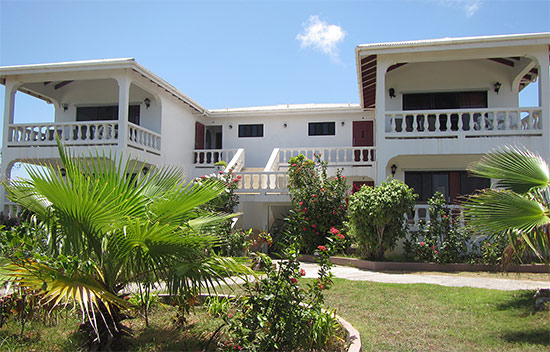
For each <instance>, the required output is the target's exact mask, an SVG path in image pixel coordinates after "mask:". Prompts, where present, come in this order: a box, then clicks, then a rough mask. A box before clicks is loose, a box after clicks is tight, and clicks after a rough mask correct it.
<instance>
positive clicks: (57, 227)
mask: <svg viewBox="0 0 550 352" xmlns="http://www.w3.org/2000/svg"><path fill="white" fill-rule="evenodd" d="M58 143H59V142H58ZM58 149H59V154H60V161H61V163H62V166H63V168H64V169H65V170H66V172H65V175H64V176H62V175H61V172H60V167H54V166H51V165H44V167H42V168H37V169H28V170H27V171H28V173H29V176H30V180H16V181H11V182H9V183H6V184H5V185H4V186H5V188H6V190H7V193H8V195H9V198H10V199H11V200H12V201H13V202H15V203H17V204H20V205H21V206H23V207H24V208H26V209H28V210H29V211H30V212H31V213H33V214H34V216H35V218H36V219H37V223H38V224H39V225H40V227H41V228H43V229H44V232H43V233H44V236H39V235H38V234H37V235H36V237H34V238H30V239H29V238H25V239H24V240H25V241H26V240H29V241H31V242H29V245H30V246H31V247H35V248H44V253H36V252H37V251H32V250H31V251H28V250H26V249H25V248H24V247H23V248H22V249H21V250H17V251H14V252H13V253H8V254H7V255H6V253H5V257H6V258H7V259H8V260H9V261H10V264H9V265H8V267H7V268H4V271H3V272H4V273H6V272H8V273H9V275H10V277H11V278H12V279H13V280H15V282H17V283H18V284H20V285H21V286H23V287H27V288H29V289H31V290H39V291H40V292H41V293H42V294H43V295H44V299H45V300H47V301H48V302H52V303H53V304H54V305H63V304H67V303H74V304H75V305H76V306H77V307H79V308H80V309H81V311H82V316H83V317H86V319H84V322H83V324H82V326H81V328H82V331H83V332H84V333H87V334H89V336H90V340H89V342H90V346H91V347H93V348H97V349H102V350H104V349H111V348H113V347H112V346H113V344H116V342H118V341H119V340H120V338H121V337H122V336H124V335H126V334H127V333H128V331H127V329H126V328H125V327H124V326H123V325H122V321H123V320H124V319H126V318H127V315H126V314H125V313H124V312H125V311H126V309H127V308H129V307H130V303H129V302H128V301H127V300H126V299H125V297H126V296H127V294H128V292H129V289H130V287H131V285H152V284H155V283H158V282H161V281H162V282H164V283H165V284H166V286H167V289H168V291H169V293H172V294H175V295H181V296H183V297H188V296H186V295H189V294H190V293H192V294H196V292H197V291H198V290H200V289H201V288H204V287H205V286H207V285H208V286H211V285H212V284H213V283H214V282H215V281H217V280H219V279H222V278H223V277H225V276H227V275H231V274H234V273H236V272H243V271H244V272H249V271H245V269H244V267H243V266H242V265H239V264H238V263H237V262H235V261H234V260H232V259H230V258H222V257H218V256H215V255H213V254H212V251H211V250H210V249H211V248H212V247H213V246H216V245H218V244H219V239H218V237H216V236H214V235H210V234H208V233H207V231H205V229H208V228H212V227H213V226H215V225H217V224H219V223H220V222H221V221H225V220H227V218H228V217H230V216H232V215H225V216H223V215H213V214H212V213H211V212H208V211H205V210H203V209H201V208H200V206H201V205H202V204H204V203H206V202H208V201H210V200H212V199H214V198H215V197H217V196H218V194H220V193H221V192H223V191H224V190H225V185H224V184H223V183H221V182H219V181H216V180H209V181H205V182H204V183H203V184H201V185H197V184H185V182H184V180H183V179H182V176H181V175H182V172H181V170H179V169H175V168H169V169H151V170H149V171H148V172H147V173H146V175H145V176H144V177H142V178H141V179H138V180H132V179H131V178H129V177H125V175H132V174H134V173H136V174H143V170H142V169H140V168H139V167H137V166H136V165H135V164H134V163H132V162H131V161H130V160H126V161H124V160H120V159H118V157H117V156H116V155H109V156H107V155H95V154H93V153H92V152H90V154H89V155H88V156H83V157H77V156H73V155H70V154H69V153H68V151H67V150H66V149H64V148H63V147H62V146H61V145H60V144H58ZM33 240H34V242H32V241H33ZM25 245H27V244H25ZM41 251H42V250H41ZM41 251H39V252H41Z"/></svg>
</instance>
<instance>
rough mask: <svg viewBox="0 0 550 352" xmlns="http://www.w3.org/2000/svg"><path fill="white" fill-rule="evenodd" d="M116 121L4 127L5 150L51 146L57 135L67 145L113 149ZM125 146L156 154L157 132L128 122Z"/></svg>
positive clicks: (157, 150)
mask: <svg viewBox="0 0 550 352" xmlns="http://www.w3.org/2000/svg"><path fill="white" fill-rule="evenodd" d="M118 125H119V123H118V122H117V121H108V122H107V121H105V122H103V121H102V122H99V121H94V122H66V123H64V122H55V123H37V124H11V125H9V126H8V128H9V131H8V141H7V146H8V148H12V147H47V146H50V147H52V146H55V145H56V141H55V139H56V138H55V137H56V136H58V137H59V139H60V140H61V141H62V142H63V144H65V145H67V146H113V145H118V144H119V136H118V127H119V126H118ZM127 143H128V146H130V147H132V148H134V149H139V150H143V151H145V152H148V153H151V154H155V155H160V146H161V137H160V135H159V134H158V133H155V132H153V131H150V130H147V129H145V128H143V127H140V126H138V125H135V124H133V123H128V140H127Z"/></svg>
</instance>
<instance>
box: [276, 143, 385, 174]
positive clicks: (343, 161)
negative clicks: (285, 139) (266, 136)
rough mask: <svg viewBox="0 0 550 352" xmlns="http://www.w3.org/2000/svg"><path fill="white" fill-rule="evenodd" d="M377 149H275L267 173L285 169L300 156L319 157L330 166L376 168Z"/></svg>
mask: <svg viewBox="0 0 550 352" xmlns="http://www.w3.org/2000/svg"><path fill="white" fill-rule="evenodd" d="M375 152H376V148H375V147H334V148H331V147H326V148H323V147H319V148H275V149H273V153H272V154H271V157H270V158H269V162H268V163H267V165H266V168H265V171H277V170H279V169H285V168H286V167H287V164H288V162H289V160H290V159H291V158H293V157H296V156H298V155H300V154H303V155H305V157H306V158H308V159H312V160H313V159H315V155H317V156H318V157H319V158H320V159H321V161H326V162H328V164H329V166H334V167H343V166H374V165H375V162H376V153H375Z"/></svg>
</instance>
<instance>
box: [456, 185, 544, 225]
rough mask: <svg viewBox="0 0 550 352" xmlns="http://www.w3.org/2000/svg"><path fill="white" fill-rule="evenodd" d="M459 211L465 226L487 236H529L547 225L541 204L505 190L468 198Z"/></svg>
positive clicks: (485, 192)
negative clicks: (510, 232)
mask: <svg viewBox="0 0 550 352" xmlns="http://www.w3.org/2000/svg"><path fill="white" fill-rule="evenodd" d="M463 207H464V213H465V218H466V220H467V222H468V223H469V224H471V225H473V226H475V227H476V228H478V229H481V230H482V231H484V232H487V233H494V232H501V231H508V230H513V229H515V230H518V231H522V232H529V231H532V230H533V229H535V228H536V227H538V226H543V225H546V224H547V223H548V222H550V218H549V217H548V209H545V208H544V207H543V205H542V204H541V203H539V202H537V201H536V200H533V199H531V198H529V197H527V196H524V195H521V194H517V193H514V192H511V191H508V190H499V189H487V190H485V191H484V192H482V193H479V194H476V195H473V196H471V197H469V198H468V199H467V200H466V201H465V202H464V203H463Z"/></svg>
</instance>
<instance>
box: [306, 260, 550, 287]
mask: <svg viewBox="0 0 550 352" xmlns="http://www.w3.org/2000/svg"><path fill="white" fill-rule="evenodd" d="M300 267H301V268H302V269H304V270H305V271H306V276H305V277H309V278H316V277H317V270H319V266H318V265H317V264H315V263H304V262H302V263H300ZM332 273H333V275H334V277H337V278H341V279H348V280H355V281H373V282H387V283H395V284H432V285H441V286H454V287H477V288H488V289H493V290H503V291H513V290H536V289H539V288H550V281H529V280H509V279H494V278H485V277H481V278H480V277H464V276H445V275H429V274H427V275H418V274H387V273H380V272H375V271H368V270H361V269H357V268H353V267H349V266H342V265H333V266H332Z"/></svg>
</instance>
